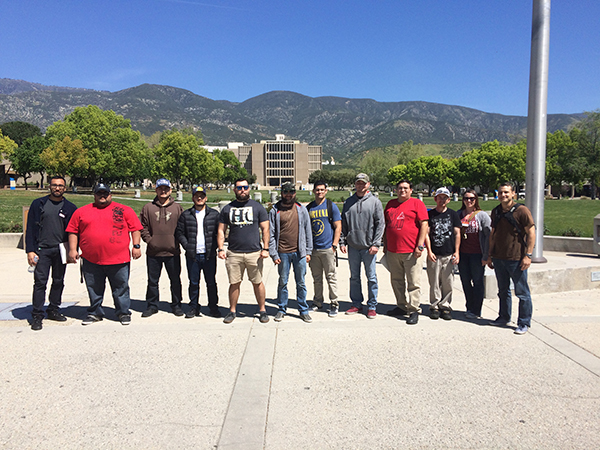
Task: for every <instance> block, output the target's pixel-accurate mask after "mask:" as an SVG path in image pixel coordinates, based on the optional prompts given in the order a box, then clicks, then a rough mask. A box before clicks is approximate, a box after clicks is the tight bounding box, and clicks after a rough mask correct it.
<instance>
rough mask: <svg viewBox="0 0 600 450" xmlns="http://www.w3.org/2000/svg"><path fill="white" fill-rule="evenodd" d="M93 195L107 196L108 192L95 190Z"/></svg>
mask: <svg viewBox="0 0 600 450" xmlns="http://www.w3.org/2000/svg"><path fill="white" fill-rule="evenodd" d="M94 195H97V196H98V197H108V196H109V195H110V193H108V192H106V191H102V192H96V193H95V194H94Z"/></svg>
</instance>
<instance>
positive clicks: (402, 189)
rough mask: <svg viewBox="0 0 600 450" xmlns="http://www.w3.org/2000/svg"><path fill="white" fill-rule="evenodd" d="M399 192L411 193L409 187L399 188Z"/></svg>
mask: <svg viewBox="0 0 600 450" xmlns="http://www.w3.org/2000/svg"><path fill="white" fill-rule="evenodd" d="M397 189H398V190H399V191H410V188H409V187H399V188H397Z"/></svg>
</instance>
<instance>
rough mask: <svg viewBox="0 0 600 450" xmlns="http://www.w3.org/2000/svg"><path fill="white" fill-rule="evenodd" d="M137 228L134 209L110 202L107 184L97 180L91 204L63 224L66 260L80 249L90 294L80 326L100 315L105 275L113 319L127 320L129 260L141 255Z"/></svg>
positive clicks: (138, 220) (91, 322)
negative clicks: (67, 245) (130, 246)
mask: <svg viewBox="0 0 600 450" xmlns="http://www.w3.org/2000/svg"><path fill="white" fill-rule="evenodd" d="M141 230H142V224H141V223H140V219H138V216H137V214H136V213H135V211H134V210H133V209H131V208H130V207H129V206H125V205H121V204H120V203H116V202H113V201H112V194H111V191H110V187H108V185H106V184H104V183H98V184H97V185H96V187H95V188H94V203H91V204H89V205H85V206H82V207H81V208H79V209H78V210H77V211H75V213H74V214H73V217H72V218H71V221H70V222H69V226H68V227H67V233H69V261H70V262H75V261H77V260H78V259H79V253H78V250H77V248H78V247H79V248H81V259H82V260H83V264H82V266H81V272H82V274H83V278H84V279H85V284H86V286H87V290H88V294H89V297H90V307H89V308H88V310H87V312H88V315H87V317H86V318H85V319H83V322H82V325H91V324H93V323H96V322H100V321H101V320H102V319H103V318H104V310H103V309H102V301H103V300H104V290H105V289H106V279H107V278H108V281H109V283H110V287H111V290H112V296H113V300H114V302H115V311H116V313H117V318H118V319H119V321H120V322H121V324H122V325H129V324H130V323H131V312H130V311H129V306H130V305H131V298H130V297H129V262H130V260H131V258H132V257H133V259H138V258H139V257H140V256H142V251H141V250H140V241H141V233H140V231H141ZM130 235H131V242H132V243H133V248H132V250H131V253H130V251H129V243H130Z"/></svg>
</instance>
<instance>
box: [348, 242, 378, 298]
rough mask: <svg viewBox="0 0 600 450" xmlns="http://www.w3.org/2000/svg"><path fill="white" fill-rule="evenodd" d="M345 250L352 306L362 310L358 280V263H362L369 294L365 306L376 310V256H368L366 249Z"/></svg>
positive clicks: (349, 247)
mask: <svg viewBox="0 0 600 450" xmlns="http://www.w3.org/2000/svg"><path fill="white" fill-rule="evenodd" d="M347 248H348V263H349V264H350V300H351V301H352V306H355V307H357V308H362V302H363V300H364V297H363V293H362V283H361V280H360V263H361V262H362V263H363V264H364V266H365V273H366V274H367V283H368V284H367V291H368V294H369V299H368V300H367V306H368V307H369V309H377V270H376V268H377V266H376V264H377V254H375V255H370V254H369V249H368V248H365V249H362V250H357V249H355V248H354V247H351V246H348V247H347Z"/></svg>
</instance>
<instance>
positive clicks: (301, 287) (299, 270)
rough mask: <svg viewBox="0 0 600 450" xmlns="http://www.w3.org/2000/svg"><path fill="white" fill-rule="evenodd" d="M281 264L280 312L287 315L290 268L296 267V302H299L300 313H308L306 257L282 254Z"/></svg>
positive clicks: (278, 289) (296, 253) (278, 303)
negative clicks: (305, 279) (305, 280)
mask: <svg viewBox="0 0 600 450" xmlns="http://www.w3.org/2000/svg"><path fill="white" fill-rule="evenodd" d="M279 258H280V259H281V262H280V263H279V264H278V265H277V271H278V272H279V284H278V285H277V306H279V311H281V312H283V313H285V312H286V311H287V304H288V288H287V284H288V279H289V277H290V266H294V279H295V280H296V301H297V302H298V311H299V312H300V314H306V313H308V303H306V284H305V282H304V278H305V276H306V257H304V258H300V257H299V256H298V252H293V253H280V254H279Z"/></svg>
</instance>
